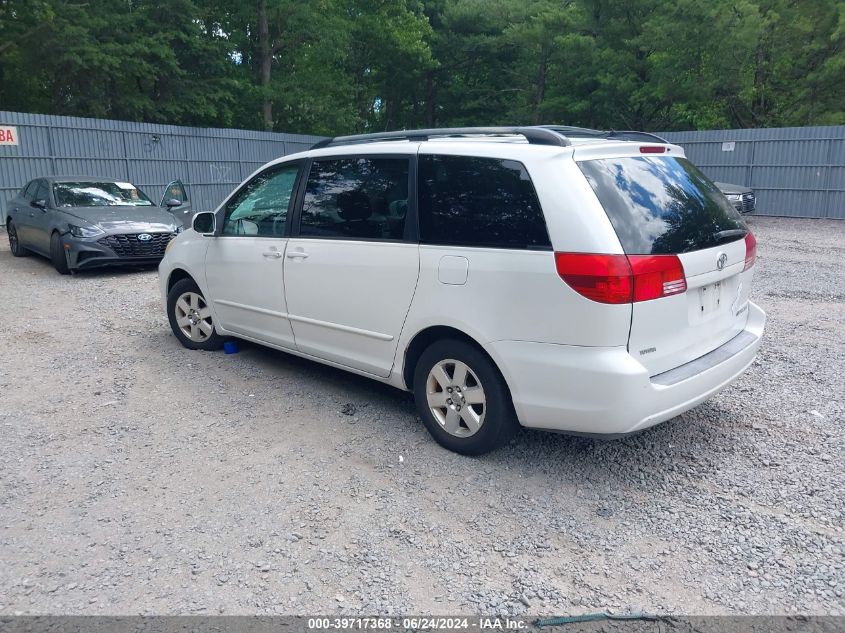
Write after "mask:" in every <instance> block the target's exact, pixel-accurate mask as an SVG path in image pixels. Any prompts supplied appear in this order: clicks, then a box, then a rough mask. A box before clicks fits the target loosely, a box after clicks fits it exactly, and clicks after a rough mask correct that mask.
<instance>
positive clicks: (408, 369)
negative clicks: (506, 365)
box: [402, 325, 510, 391]
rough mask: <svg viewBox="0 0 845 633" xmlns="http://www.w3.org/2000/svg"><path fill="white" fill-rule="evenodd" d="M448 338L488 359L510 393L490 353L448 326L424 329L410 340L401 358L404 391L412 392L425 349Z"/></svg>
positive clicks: (468, 337) (466, 335)
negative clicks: (418, 363)
mask: <svg viewBox="0 0 845 633" xmlns="http://www.w3.org/2000/svg"><path fill="white" fill-rule="evenodd" d="M449 338H451V339H457V340H459V341H463V342H465V343H467V344H469V345H471V346H472V347H474V348H476V349H477V350H478V351H480V352H481V353H482V354H484V355H485V356H486V357H487V358H488V359H490V362H491V363H493V366H494V367H496V369H498V370H499V373H500V374H502V377H503V378H504V379H505V385H506V386H507V387H508V391H510V386H509V385H508V378H507V376H506V375H505V372H504V371H502V367H501V366H500V364H499V363H498V362H497V361H496V359H495V358H494V357H493V356H492V355H491V354H490V352H488V351H487V350H486V349H485V348H484V346H483V345H482V344H481V343H479V342H478V340H476V339H475V338H473V337H472V336H470V335H469V334H467V333H466V332H464V331H462V330H459V329H458V328H456V327H452V326H449V325H432V326H429V327H426V328H424V329H422V330H420V331H419V332H417V333H416V334H415V335H414V337H413V338H412V339H411V341H410V343H408V345H407V347H406V348H405V355H404V358H403V365H402V382H403V383H404V386H405V388H406V389H408V390H409V391H413V388H414V371H415V369H416V367H417V362H419V359H420V356H422V353H423V352H424V351H425V350H426V348H427V347H428V346H429V345H431V344H432V343H434V342H436V341H440V340H443V339H449Z"/></svg>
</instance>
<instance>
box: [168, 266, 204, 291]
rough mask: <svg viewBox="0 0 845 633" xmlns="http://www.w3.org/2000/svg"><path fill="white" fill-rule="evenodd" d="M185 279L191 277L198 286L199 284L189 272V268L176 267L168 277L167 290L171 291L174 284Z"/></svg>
mask: <svg viewBox="0 0 845 633" xmlns="http://www.w3.org/2000/svg"><path fill="white" fill-rule="evenodd" d="M183 279H190V280H191V281H193V282H194V283H195V284H197V286H199V284H198V283H197V280H196V279H194V277H193V275H191V273H189V272H188V271H187V270H185V269H184V268H174V269H173V270H171V271H170V275H169V276H168V278H167V292H168V293H169V292H170V291H171V290H172V289H173V286H175V285H176V283H177V282H179V281H182V280H183Z"/></svg>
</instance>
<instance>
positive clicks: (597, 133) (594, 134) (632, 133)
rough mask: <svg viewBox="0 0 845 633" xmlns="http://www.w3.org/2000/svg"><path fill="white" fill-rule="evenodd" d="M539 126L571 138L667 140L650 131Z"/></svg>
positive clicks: (659, 141) (661, 141)
mask: <svg viewBox="0 0 845 633" xmlns="http://www.w3.org/2000/svg"><path fill="white" fill-rule="evenodd" d="M541 127H543V128H545V129H547V130H553V131H555V132H558V133H560V134H564V135H566V136H569V137H572V138H579V137H580V138H608V139H611V138H612V139H618V140H620V141H646V142H655V141H656V142H658V143H668V142H669V141H667V140H666V139H665V138H663V137H660V136H658V135H657V134H652V133H651V132H640V131H637V130H593V129H590V128H586V127H570V126H566V125H543V126H541Z"/></svg>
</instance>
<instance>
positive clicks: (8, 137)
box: [0, 124, 18, 145]
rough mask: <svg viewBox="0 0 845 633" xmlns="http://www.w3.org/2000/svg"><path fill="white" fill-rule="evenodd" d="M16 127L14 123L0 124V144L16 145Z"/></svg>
mask: <svg viewBox="0 0 845 633" xmlns="http://www.w3.org/2000/svg"><path fill="white" fill-rule="evenodd" d="M17 144H18V128H16V127H15V126H14V125H2V124H0V145H17Z"/></svg>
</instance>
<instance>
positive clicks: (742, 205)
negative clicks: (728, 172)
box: [713, 182, 757, 213]
mask: <svg viewBox="0 0 845 633" xmlns="http://www.w3.org/2000/svg"><path fill="white" fill-rule="evenodd" d="M713 184H714V185H716V186H717V187H718V188H719V191H721V192H722V193H723V194H725V197H726V198H727V199H728V200H729V201H730V203H731V204H732V205H733V206H734V208H735V209H736V210H737V211H739V212H740V213H754V211H755V210H756V207H757V198H756V196H755V195H754V190H753V189H752V188H751V187H746V186H744V185H732V184H730V183H727V182H714V183H713Z"/></svg>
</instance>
